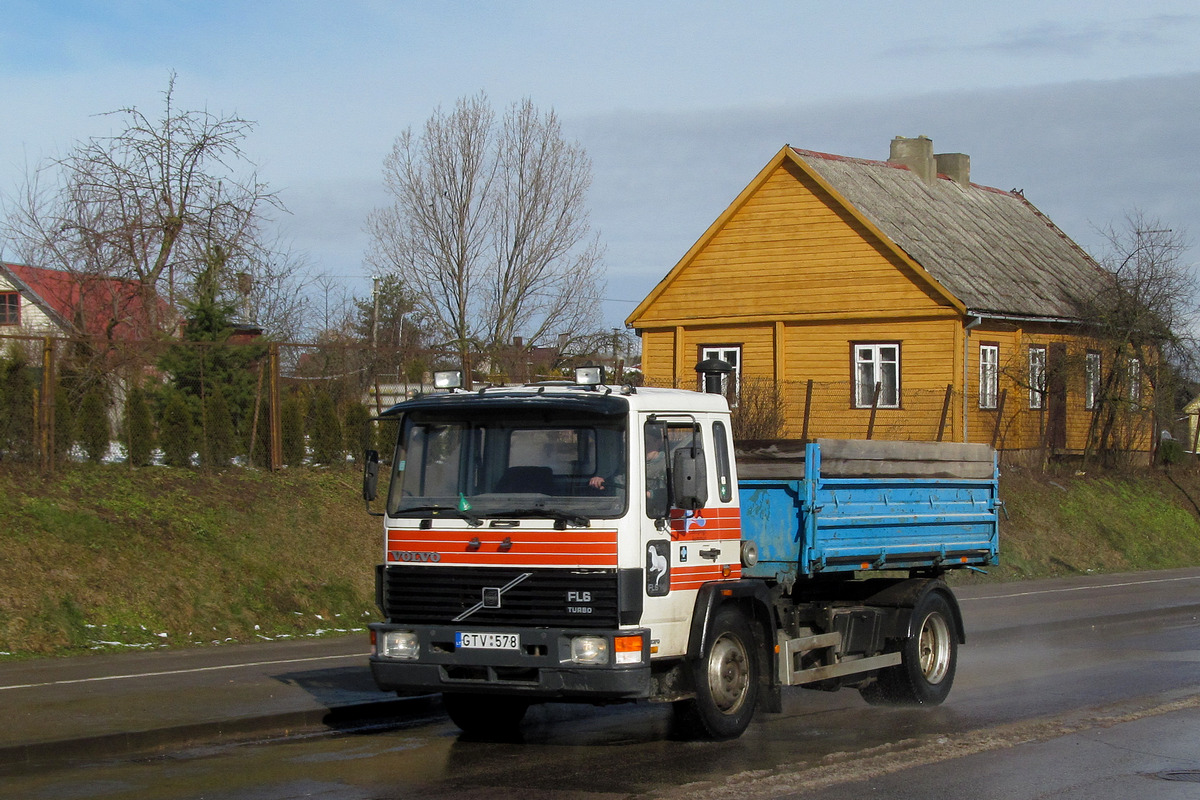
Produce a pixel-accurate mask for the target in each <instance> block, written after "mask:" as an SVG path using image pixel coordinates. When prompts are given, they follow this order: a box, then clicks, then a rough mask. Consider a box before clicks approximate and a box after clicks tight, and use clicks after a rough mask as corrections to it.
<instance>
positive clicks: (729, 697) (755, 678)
mask: <svg viewBox="0 0 1200 800" xmlns="http://www.w3.org/2000/svg"><path fill="white" fill-rule="evenodd" d="M709 641H710V644H709V647H708V652H707V653H705V654H703V655H702V656H701V657H700V658H698V659H696V660H694V661H693V662H691V664H690V669H691V673H692V681H693V683H694V685H695V689H696V696H695V698H693V699H689V700H681V701H679V702H678V703H676V704H675V720H676V724H677V725H678V726H679V727H680V729H681V732H682V733H684V734H685V735H686V736H688V737H689V738H707V739H735V738H737V737H738V736H741V734H742V732H743V731H744V730H746V727H747V726H748V725H749V724H750V720H751V719H752V718H753V716H754V707H755V704H756V703H757V701H758V683H759V655H758V652H757V651H756V650H755V648H754V636H753V634H752V633H751V632H750V626H749V625H748V624H747V623H746V620H745V618H744V617H743V616H742V615H741V614H740V613H739V612H738V610H737V609H736V608H733V607H729V606H727V607H725V608H723V609H721V610H720V611H718V612H717V615H716V617H715V618H714V619H713V622H712V631H711V637H710V640H709Z"/></svg>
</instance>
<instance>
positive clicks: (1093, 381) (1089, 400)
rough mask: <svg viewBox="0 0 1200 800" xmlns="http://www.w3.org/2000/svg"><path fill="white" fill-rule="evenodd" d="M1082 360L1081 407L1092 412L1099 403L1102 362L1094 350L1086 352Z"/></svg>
mask: <svg viewBox="0 0 1200 800" xmlns="http://www.w3.org/2000/svg"><path fill="white" fill-rule="evenodd" d="M1083 358H1084V360H1083V407H1084V408H1086V409H1087V410H1088V411H1092V410H1093V409H1095V408H1096V405H1097V404H1098V403H1099V402H1100V380H1101V374H1102V373H1101V372H1100V368H1101V366H1102V362H1101V360H1100V353H1099V352H1097V351H1095V350H1088V351H1087V353H1086V354H1085V355H1084V357H1083Z"/></svg>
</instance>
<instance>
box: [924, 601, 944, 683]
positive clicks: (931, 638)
mask: <svg viewBox="0 0 1200 800" xmlns="http://www.w3.org/2000/svg"><path fill="white" fill-rule="evenodd" d="M918 646H919V648H920V650H919V653H920V662H921V674H922V675H924V676H925V680H926V681H928V682H929V683H932V684H937V683H941V682H942V681H943V680H945V678H946V673H947V672H948V671H949V669H950V648H951V642H950V626H949V624H947V622H946V618H945V617H943V616H942V615H941V614H938V613H936V612H935V613H933V614H930V615H929V616H927V617H926V618H925V621H924V622H923V623H921V638H920V641H919V643H918Z"/></svg>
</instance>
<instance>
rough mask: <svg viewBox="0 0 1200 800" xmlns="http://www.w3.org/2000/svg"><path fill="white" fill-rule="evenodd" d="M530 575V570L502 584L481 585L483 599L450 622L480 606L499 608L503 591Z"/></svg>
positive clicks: (460, 618) (459, 619)
mask: <svg viewBox="0 0 1200 800" xmlns="http://www.w3.org/2000/svg"><path fill="white" fill-rule="evenodd" d="M532 577H533V573H532V572H522V573H521V574H520V575H518V576H517V577H515V578H513V579H512V580H511V581H509V582H508V583H506V584H504V585H503V586H485V587H483V599H481V600H480V601H479V602H478V603H476V604H475V605H473V606H471V607H470V608H468V609H467V610H466V611H464V612H463V613H461V614H459V615H458V616H457V617H455V618H454V619H453V620H451V622H461V621H462V620H464V619H466V618H467V617H469V616H471V615H472V614H474V613H475V612H476V611H478V610H479V609H481V608H500V598H501V597H503V596H504V593H505V592H507V591H508V590H509V589H511V588H513V587H514V586H516V585H517V584H518V583H521V582H522V581H524V580H526V579H527V578H532Z"/></svg>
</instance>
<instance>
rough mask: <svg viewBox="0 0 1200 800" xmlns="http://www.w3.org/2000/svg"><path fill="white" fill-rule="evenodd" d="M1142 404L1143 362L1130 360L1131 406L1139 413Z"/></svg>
mask: <svg viewBox="0 0 1200 800" xmlns="http://www.w3.org/2000/svg"><path fill="white" fill-rule="evenodd" d="M1141 403H1142V360H1141V359H1140V358H1131V359H1129V405H1130V406H1131V407H1132V408H1133V410H1134V411H1137V410H1138V408H1139V407H1140V406H1141Z"/></svg>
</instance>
